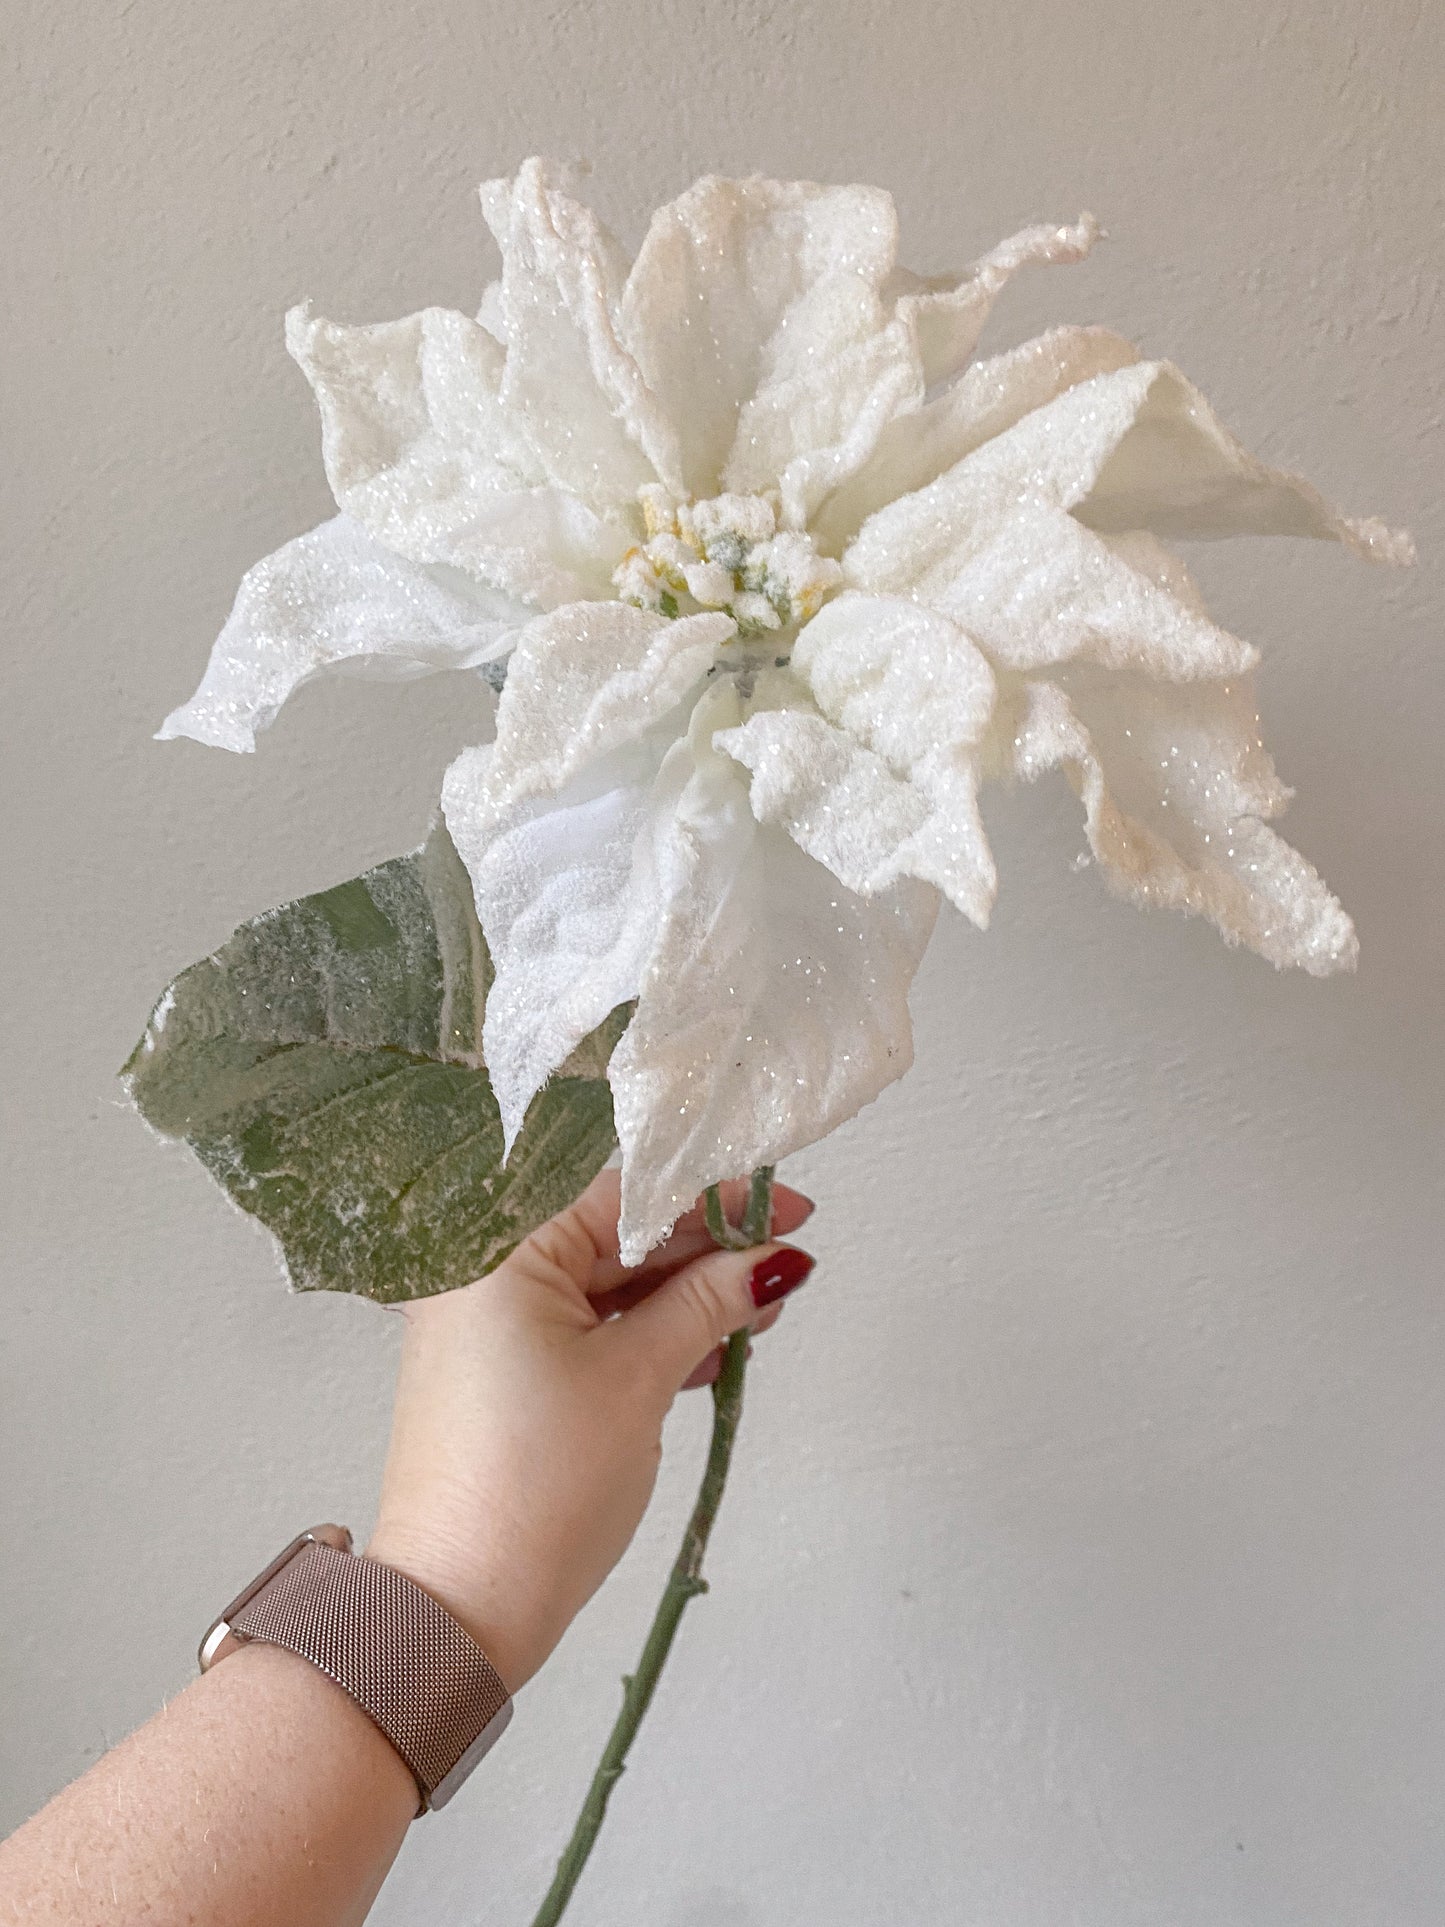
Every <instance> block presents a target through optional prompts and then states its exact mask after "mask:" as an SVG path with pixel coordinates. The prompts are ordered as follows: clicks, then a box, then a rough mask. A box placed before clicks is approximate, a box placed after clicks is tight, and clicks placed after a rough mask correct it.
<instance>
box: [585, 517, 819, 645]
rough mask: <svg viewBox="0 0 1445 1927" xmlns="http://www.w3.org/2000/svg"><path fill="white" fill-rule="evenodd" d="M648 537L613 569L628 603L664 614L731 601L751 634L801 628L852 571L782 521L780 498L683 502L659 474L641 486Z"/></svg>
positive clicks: (728, 605) (730, 608) (742, 630)
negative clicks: (657, 479) (784, 526)
mask: <svg viewBox="0 0 1445 1927" xmlns="http://www.w3.org/2000/svg"><path fill="white" fill-rule="evenodd" d="M638 500H639V501H640V503H641V504H642V517H643V521H644V523H645V525H646V528H647V540H646V541H645V542H642V543H640V544H639V545H638V546H637V547H635V548H631V549H629V550H628V551H627V553H626V555H625V556H623V558H622V560H621V562H620V563H619V564H618V566H617V568H616V570H615V571H614V573H613V577H612V580H613V582H614V583H615V584H616V585H617V593H618V594H619V595H620V596H621V598H622V600H623V601H624V602H630V603H633V604H634V605H635V606H636V607H637V608H639V609H653V610H656V611H657V612H658V614H660V615H665V616H679V615H691V614H696V613H697V611H698V610H700V609H725V610H726V611H727V613H728V614H729V615H730V616H731V617H732V618H733V620H734V621H735V622H736V623H737V625H738V632H739V634H740V635H742V636H759V635H762V634H764V633H765V632H768V631H773V630H779V629H793V628H797V627H798V626H799V625H800V624H802V623H804V622H806V621H807V620H808V618H809V617H810V616H813V615H815V614H816V613H817V611H818V609H819V608H820V607H821V606H822V603H823V601H824V599H825V598H826V597H827V596H828V594H829V593H830V592H831V591H832V590H833V589H835V588H836V587H837V586H838V584H839V582H841V580H842V577H843V572H842V570H841V569H840V568H839V567H838V564H837V563H836V562H834V561H832V560H831V559H830V558H829V557H827V556H824V555H819V553H818V551H817V549H816V548H815V547H814V546H813V539H812V537H811V536H810V535H807V534H805V533H804V532H802V531H801V530H798V529H779V527H778V516H777V502H776V498H775V497H772V496H769V495H714V496H713V497H711V499H710V500H708V501H704V502H677V501H674V500H673V498H672V496H671V495H669V494H668V492H667V490H666V489H665V488H663V487H661V486H660V485H659V484H657V483H652V484H649V486H647V487H646V488H643V489H640V490H639V491H638Z"/></svg>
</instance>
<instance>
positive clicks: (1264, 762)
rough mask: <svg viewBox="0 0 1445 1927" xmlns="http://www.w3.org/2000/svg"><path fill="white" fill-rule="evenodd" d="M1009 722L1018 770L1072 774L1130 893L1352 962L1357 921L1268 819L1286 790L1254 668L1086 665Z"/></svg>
mask: <svg viewBox="0 0 1445 1927" xmlns="http://www.w3.org/2000/svg"><path fill="white" fill-rule="evenodd" d="M1006 727H1009V728H1010V734H1009V736H1008V742H1009V751H1008V754H1009V758H1010V760H1011V762H1012V765H1013V767H1014V769H1015V770H1016V772H1017V773H1018V774H1020V775H1023V776H1027V777H1032V776H1036V775H1038V774H1040V773H1041V772H1042V771H1044V770H1046V769H1052V768H1058V767H1062V768H1064V769H1065V770H1066V771H1067V772H1068V774H1069V776H1070V779H1071V781H1072V782H1073V784H1074V786H1075V788H1076V789H1077V790H1078V791H1079V794H1080V796H1081V798H1082V800H1083V803H1084V810H1085V819H1086V823H1087V828H1088V837H1089V844H1090V847H1091V849H1092V850H1093V852H1094V855H1095V856H1096V857H1097V859H1098V861H1099V863H1100V865H1101V867H1102V868H1103V871H1104V874H1105V877H1106V878H1107V880H1108V882H1109V883H1110V884H1111V886H1112V887H1113V888H1114V889H1116V890H1117V891H1118V892H1119V893H1120V894H1121V895H1122V896H1125V897H1128V898H1129V899H1131V900H1132V901H1133V902H1135V903H1139V904H1142V905H1148V904H1164V905H1168V906H1170V907H1171V908H1174V909H1177V910H1185V911H1188V912H1191V913H1193V914H1195V915H1198V916H1204V917H1208V918H1209V920H1210V921H1211V922H1212V923H1214V924H1215V925H1216V926H1217V927H1218V929H1219V930H1220V931H1221V932H1222V933H1223V935H1224V937H1225V938H1226V940H1227V941H1228V942H1230V943H1242V944H1245V945H1247V946H1248V948H1249V949H1251V950H1255V951H1257V952H1258V953H1259V954H1260V956H1262V957H1265V958H1267V959H1268V960H1269V962H1271V963H1272V964H1274V965H1276V966H1277V967H1281V968H1282V967H1283V966H1285V965H1287V964H1292V965H1298V966H1299V967H1300V968H1302V969H1304V970H1307V971H1309V972H1310V974H1311V975H1312V976H1317V977H1322V976H1327V975H1329V974H1330V973H1331V972H1333V971H1337V970H1351V969H1353V968H1354V964H1355V959H1356V955H1357V951H1358V945H1357V942H1356V938H1355V932H1354V926H1353V925H1352V924H1351V922H1350V919H1349V917H1348V916H1347V915H1346V914H1345V912H1344V910H1343V909H1342V908H1341V907H1340V904H1339V903H1338V901H1337V900H1336V898H1335V897H1334V896H1333V895H1332V894H1331V892H1330V891H1329V889H1328V888H1327V886H1326V885H1325V883H1324V882H1323V881H1322V880H1321V878H1320V877H1319V875H1318V874H1317V872H1316V871H1315V870H1314V869H1313V867H1312V866H1311V865H1310V864H1309V863H1308V862H1306V860H1305V859H1304V857H1302V856H1301V855H1300V854H1299V852H1298V851H1297V850H1294V849H1292V848H1291V847H1290V845H1289V844H1288V843H1286V842H1285V841H1284V840H1283V838H1282V837H1280V836H1278V835H1277V834H1276V833H1275V832H1274V831H1273V830H1272V829H1270V828H1269V826H1268V822H1267V820H1266V819H1267V818H1269V817H1271V816H1274V815H1276V814H1277V813H1278V812H1279V811H1280V810H1281V809H1283V807H1284V805H1285V803H1286V802H1287V801H1288V799H1289V794H1290V792H1289V791H1288V790H1287V789H1286V788H1285V787H1284V785H1283V784H1282V783H1281V782H1280V780H1279V778H1278V776H1277V775H1276V774H1275V770H1274V765H1273V764H1272V762H1271V761H1270V759H1269V756H1268V755H1267V753H1266V752H1265V749H1264V746H1263V744H1262V743H1261V741H1260V737H1259V719H1258V715H1257V712H1256V710H1255V704H1254V692H1253V688H1252V686H1251V681H1250V679H1249V678H1248V677H1245V678H1241V679H1239V680H1235V681H1230V682H1226V683H1214V682H1204V683H1195V684H1191V685H1188V686H1187V687H1179V686H1171V685H1168V684H1160V683H1152V682H1148V681H1145V680H1144V679H1142V678H1139V677H1133V676H1126V675H1117V674H1110V673H1108V672H1106V671H1102V670H1097V669H1079V668H1076V669H1073V670H1070V671H1067V672H1066V673H1065V676H1064V677H1063V678H1062V679H1061V681H1059V682H1036V683H1029V684H1026V685H1025V686H1024V687H1023V688H1022V689H1021V690H1020V691H1019V692H1018V695H1017V705H1016V713H1015V715H1014V717H1013V720H1012V724H1011V726H1006Z"/></svg>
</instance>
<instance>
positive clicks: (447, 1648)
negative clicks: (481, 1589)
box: [199, 1525, 512, 1813]
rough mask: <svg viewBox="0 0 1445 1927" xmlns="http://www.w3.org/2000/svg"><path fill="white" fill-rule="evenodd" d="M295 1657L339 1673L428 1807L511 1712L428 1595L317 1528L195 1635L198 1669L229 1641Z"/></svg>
mask: <svg viewBox="0 0 1445 1927" xmlns="http://www.w3.org/2000/svg"><path fill="white" fill-rule="evenodd" d="M251 1640H262V1641H264V1642H266V1643H267V1644H269V1645H272V1646H284V1647H286V1648H287V1650H288V1651H290V1652H293V1653H299V1654H300V1655H301V1657H302V1658H303V1659H308V1660H310V1662H311V1664H312V1665H313V1666H316V1667H319V1668H320V1670H321V1671H322V1672H323V1673H325V1674H326V1676H327V1678H328V1679H331V1680H334V1681H335V1682H336V1684H337V1685H338V1686H339V1687H340V1688H341V1689H342V1691H343V1692H345V1693H347V1694H349V1695H350V1697H351V1698H352V1699H353V1700H354V1701H355V1702H356V1704H357V1705H358V1706H359V1707H360V1708H361V1710H362V1712H363V1713H365V1714H366V1716H367V1718H368V1719H369V1720H371V1721H372V1723H373V1724H374V1725H375V1726H378V1727H380V1729H381V1731H382V1732H383V1733H384V1734H385V1735H386V1737H387V1739H388V1740H390V1741H391V1744H392V1745H393V1746H394V1747H395V1748H396V1750H397V1752H398V1753H399V1754H400V1755H401V1757H402V1759H403V1760H405V1762H406V1764H407V1766H408V1768H409V1769H410V1771H411V1774H412V1778H413V1779H414V1780H415V1781H416V1784H417V1791H418V1794H419V1795H420V1800H421V1804H420V1806H419V1807H418V1809H417V1811H418V1812H419V1813H426V1812H427V1811H429V1810H430V1809H431V1808H433V1807H442V1806H445V1805H446V1803H447V1801H448V1800H450V1799H451V1797H452V1795H453V1794H454V1793H455V1792H456V1791H457V1788H458V1787H460V1786H461V1784H462V1782H463V1781H464V1780H465V1779H466V1777H467V1775H468V1774H469V1773H470V1772H471V1771H472V1769H473V1768H474V1767H475V1766H476V1765H477V1763H478V1762H479V1761H480V1760H481V1759H482V1758H483V1757H484V1756H485V1755H486V1754H487V1753H488V1752H490V1751H491V1749H492V1747H493V1746H495V1745H496V1743H497V1741H498V1740H499V1739H500V1738H501V1737H502V1734H503V1732H504V1731H505V1730H506V1727H507V1723H508V1721H509V1720H510V1719H511V1717H512V1702H511V1699H510V1697H509V1696H508V1693H507V1689H506V1687H505V1686H504V1685H503V1684H502V1681H501V1679H500V1677H499V1676H498V1674H497V1671H496V1669H495V1667H494V1666H493V1665H492V1663H491V1661H490V1660H489V1659H488V1658H487V1656H486V1654H485V1653H484V1652H483V1651H482V1649H481V1647H480V1646H478V1644H477V1643H476V1641H475V1640H474V1639H473V1638H472V1636H471V1634H470V1633H468V1632H467V1631H466V1629H465V1628H464V1627H463V1626H461V1625H460V1624H459V1623H458V1622H457V1620H455V1619H454V1618H453V1617H452V1615H451V1614H450V1613H449V1612H448V1611H447V1610H446V1608H445V1607H444V1606H443V1605H441V1604H440V1603H439V1602H438V1601H437V1600H435V1599H433V1598H432V1596H431V1594H430V1593H429V1592H427V1591H425V1590H424V1589H423V1588H422V1587H421V1586H418V1585H416V1584H415V1583H414V1582H413V1581H412V1580H410V1579H408V1578H406V1576H405V1575H404V1574H403V1573H400V1572H397V1571H396V1570H395V1568H394V1567H391V1566H384V1565H382V1563H381V1562H380V1560H377V1559H367V1558H365V1557H363V1556H361V1555H360V1554H358V1553H355V1552H353V1551H352V1546H351V1534H350V1533H349V1532H348V1531H347V1529H346V1527H345V1526H333V1525H323V1526H313V1527H312V1528H311V1530H310V1531H309V1532H303V1533H302V1534H301V1536H300V1538H298V1539H293V1540H292V1541H291V1543H290V1545H289V1546H287V1548H286V1550H285V1551H284V1552H283V1553H281V1554H280V1555H279V1557H277V1558H275V1559H273V1560H272V1561H271V1563H270V1565H269V1566H267V1567H266V1569H265V1571H264V1572H261V1573H258V1574H257V1575H256V1577H255V1578H254V1579H253V1580H252V1581H251V1583H250V1585H249V1586H247V1588H246V1590H245V1591H244V1592H243V1593H241V1594H240V1595H239V1597H237V1598H236V1599H233V1600H232V1601H231V1603H230V1605H229V1606H227V1608H226V1610H225V1611H224V1612H223V1613H222V1614H221V1616H220V1618H219V1619H218V1620H216V1622H215V1623H214V1625H212V1626H211V1628H210V1629H209V1631H208V1632H207V1633H206V1636H205V1638H204V1639H203V1640H202V1641H201V1649H200V1655H199V1657H200V1664H201V1671H202V1672H203V1673H204V1672H206V1671H208V1670H209V1668H210V1667H211V1666H213V1665H214V1664H215V1662H216V1661H217V1660H218V1659H222V1658H224V1657H225V1655H226V1654H227V1653H228V1652H232V1651H234V1650H235V1646H236V1645H244V1644H246V1643H247V1642H248V1641H251Z"/></svg>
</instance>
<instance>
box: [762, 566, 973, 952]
mask: <svg viewBox="0 0 1445 1927" xmlns="http://www.w3.org/2000/svg"><path fill="white" fill-rule="evenodd" d="M791 667H792V670H793V672H794V674H796V675H797V676H798V677H800V678H801V679H802V681H803V682H804V683H805V684H806V685H807V687H808V688H809V690H810V692H811V694H812V696H813V699H814V701H815V702H816V703H817V705H818V707H819V709H820V710H821V711H822V713H823V715H824V716H825V717H827V718H828V720H829V721H830V722H832V723H834V724H836V725H837V726H838V727H839V728H840V729H842V730H844V731H846V732H847V734H848V735H849V736H851V737H853V738H854V739H855V740H856V741H857V742H858V743H860V744H861V745H863V747H864V748H866V749H868V750H871V751H872V752H873V753H874V754H875V755H876V756H878V757H880V758H881V759H882V760H883V762H884V763H885V764H886V765H887V767H888V768H889V769H890V770H891V771H892V772H893V774H894V775H895V776H898V777H901V778H904V779H906V780H907V781H908V782H909V783H911V784H912V786H913V788H914V789H915V790H916V791H917V793H918V794H919V795H920V797H921V798H922V799H923V800H924V802H925V803H926V805H927V819H926V820H927V823H928V826H929V827H928V831H927V835H926V836H925V837H924V838H923V839H922V841H921V842H920V843H919V844H918V845H917V846H916V847H915V852H914V853H915V855H916V856H917V857H918V858H919V859H920V860H922V859H923V857H924V855H925V854H926V855H927V857H928V858H929V860H930V862H931V864H932V866H933V867H932V869H931V871H930V872H928V873H927V874H928V875H929V880H930V881H932V882H934V883H937V884H938V885H939V887H940V888H941V889H943V890H945V891H946V893H947V895H948V896H949V898H950V900H951V901H952V902H953V903H954V904H956V905H957V907H958V908H959V909H960V910H962V911H963V912H964V914H965V915H966V916H968V917H971V918H972V919H973V920H974V922H975V923H977V924H979V925H980V926H983V925H986V924H987V922H988V917H989V911H990V909H991V907H992V904H993V898H994V892H995V888H996V883H997V878H996V874H995V870H994V864H993V858H992V856H991V855H990V853H989V848H988V842H987V839H986V838H985V836H984V833H983V826H982V823H981V822H980V820H979V815H978V804H977V784H978V776H977V749H978V745H979V744H980V743H981V742H982V740H983V738H984V733H985V731H986V729H987V727H988V722H989V718H990V716H991V714H992V712H993V705H994V678H993V672H992V670H991V669H990V668H989V665H988V663H987V661H986V660H985V659H984V657H983V656H982V655H981V654H980V652H979V651H978V649H977V648H976V647H975V646H974V644H973V642H972V640H971V639H970V637H969V636H968V635H967V634H965V633H964V631H963V630H962V629H960V628H959V627H958V625H957V624H956V623H954V622H951V621H950V620H949V619H948V618H947V617H945V616H942V615H939V614H938V613H937V612H936V611H934V610H931V609H926V608H923V607H921V606H920V605H919V604H917V603H915V602H910V601H907V600H906V599H904V598H902V597H896V596H863V595H856V594H854V595H847V594H845V595H841V596H838V597H836V598H835V599H834V600H833V601H832V602H829V603H827V604H825V606H824V607H823V608H822V609H821V610H820V611H819V613H818V614H817V615H816V616H815V617H814V618H813V620H812V621H811V622H809V623H807V624H805V625H804V627H803V629H802V630H801V632H800V633H799V635H798V639H797V641H796V643H795V644H794V646H793V654H792V663H791ZM917 874H920V875H922V874H925V872H922V871H919V872H917Z"/></svg>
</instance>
